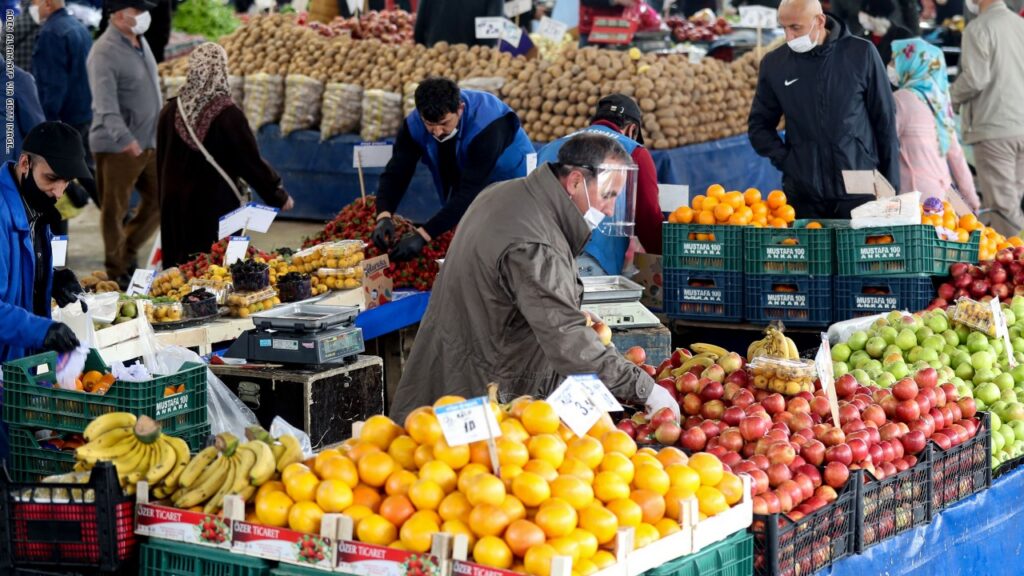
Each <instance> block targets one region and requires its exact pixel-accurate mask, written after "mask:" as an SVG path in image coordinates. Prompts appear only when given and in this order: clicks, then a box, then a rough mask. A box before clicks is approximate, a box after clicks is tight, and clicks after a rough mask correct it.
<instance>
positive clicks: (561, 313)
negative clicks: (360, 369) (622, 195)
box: [391, 164, 654, 422]
mask: <svg viewBox="0 0 1024 576" xmlns="http://www.w3.org/2000/svg"><path fill="white" fill-rule="evenodd" d="M589 238H590V230H589V228H588V227H587V225H586V223H585V222H584V221H583V217H582V215H581V214H580V211H579V210H578V209H577V208H576V205H575V204H573V202H572V200H571V199H570V198H569V195H568V193H567V192H566V191H565V189H564V188H563V187H562V185H561V183H560V182H559V181H558V179H557V178H556V177H555V174H554V172H553V171H552V170H551V168H550V167H549V166H548V165H546V164H545V165H542V166H541V167H539V168H537V169H536V170H535V171H534V172H533V173H532V174H531V175H530V176H527V177H526V178H520V179H516V180H510V181H507V182H501V183H498V184H495V185H493V186H491V187H490V188H488V189H487V190H485V191H484V192H482V193H481V194H480V196H478V197H477V199H476V200H475V201H474V202H473V204H472V205H471V206H470V207H469V210H468V211H467V212H466V215H465V216H464V217H463V218H462V221H461V222H460V224H459V229H458V232H457V233H456V235H455V239H454V240H453V242H452V245H451V247H450V248H449V250H448V256H447V259H446V260H445V264H444V266H443V268H442V270H441V274H440V275H439V276H438V279H437V282H435V284H434V290H433V294H432V295H431V298H430V304H429V306H428V307H427V312H426V314H425V315H424V316H423V321H422V323H421V325H420V330H419V333H418V334H417V335H416V343H415V345H414V346H413V349H412V354H411V355H410V357H409V361H408V363H407V364H406V366H405V369H404V371H403V374H402V381H401V382H400V383H399V385H398V390H397V391H396V393H395V399H394V403H393V405H392V407H391V417H392V418H395V419H396V421H397V422H402V421H403V419H404V418H405V416H406V415H407V414H408V413H409V412H410V411H412V410H413V409H414V408H416V407H418V406H424V405H430V404H432V403H433V402H434V401H435V400H437V399H438V398H439V397H441V396H442V395H445V394H457V395H460V396H464V397H466V398H471V397H476V396H484V395H486V393H487V384H488V383H489V382H496V383H498V384H499V397H500V399H501V401H503V402H507V401H509V400H511V399H513V398H515V397H517V396H519V395H522V394H529V395H533V396H538V397H544V396H546V395H547V394H548V393H550V392H551V391H552V390H554V388H555V387H556V386H557V385H558V384H559V383H560V382H561V381H562V379H563V378H564V377H565V376H567V375H570V374H584V373H597V374H598V376H599V377H600V378H601V379H602V380H603V381H604V383H605V385H606V386H608V388H609V389H610V390H611V392H612V393H613V394H614V395H615V396H616V397H617V398H619V399H620V400H623V401H631V402H635V401H638V400H639V401H642V400H646V399H647V396H648V395H649V394H650V391H651V388H652V387H653V386H654V381H653V380H652V379H651V377H650V376H648V375H647V374H646V373H645V372H643V371H642V370H641V369H640V368H639V367H637V366H635V365H633V364H631V363H630V362H628V361H627V360H625V359H624V358H623V357H622V356H621V355H620V354H618V353H617V352H615V351H613V350H609V349H607V348H605V347H604V346H603V345H601V343H600V341H598V339H597V335H596V333H595V332H594V331H593V330H592V329H590V328H588V327H587V326H586V323H585V320H584V317H583V314H582V313H581V312H580V303H581V300H582V296H583V284H582V283H581V282H580V280H579V277H578V275H577V271H576V265H575V258H576V256H578V255H579V254H580V253H581V252H582V251H583V246H584V245H585V244H586V243H587V240H588V239H589Z"/></svg>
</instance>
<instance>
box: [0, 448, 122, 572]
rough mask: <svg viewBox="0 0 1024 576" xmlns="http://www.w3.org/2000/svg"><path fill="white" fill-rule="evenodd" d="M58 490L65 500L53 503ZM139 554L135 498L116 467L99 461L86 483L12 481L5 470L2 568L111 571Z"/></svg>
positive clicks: (0, 502) (0, 509) (0, 513)
mask: <svg viewBox="0 0 1024 576" xmlns="http://www.w3.org/2000/svg"><path fill="white" fill-rule="evenodd" d="M58 490H60V491H63V494H62V495H60V496H58V497H59V498H60V497H62V498H63V499H64V500H65V503H54V502H51V501H50V499H51V498H52V497H53V496H54V495H55V494H58V492H57V491H58ZM76 492H77V494H76ZM90 495H91V500H92V501H91V502H80V503H76V502H75V501H74V500H75V499H79V498H80V499H82V500H89V499H90ZM135 552H136V540H135V499H134V497H130V496H127V497H126V496H125V495H124V493H123V492H122V491H121V486H120V484H119V483H118V479H117V470H116V469H115V468H114V466H113V465H111V464H109V463H100V464H99V465H97V467H96V468H95V469H93V472H92V474H91V476H90V478H89V482H88V483H86V484H55V483H45V484H44V483H25V482H20V483H19V482H12V481H11V480H10V479H9V478H8V476H7V473H6V471H0V568H8V569H11V568H13V567H15V566H18V567H23V568H32V567H39V568H45V569H46V570H61V569H64V568H88V569H98V570H103V571H108V572H110V571H116V570H118V569H120V568H121V567H123V566H128V565H130V563H132V562H133V561H134V557H135ZM0 572H2V573H7V572H4V571H2V570H0Z"/></svg>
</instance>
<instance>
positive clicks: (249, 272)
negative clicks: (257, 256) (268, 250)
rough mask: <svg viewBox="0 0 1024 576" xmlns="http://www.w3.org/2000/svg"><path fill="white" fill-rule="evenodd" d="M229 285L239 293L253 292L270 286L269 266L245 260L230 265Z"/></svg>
mask: <svg viewBox="0 0 1024 576" xmlns="http://www.w3.org/2000/svg"><path fill="white" fill-rule="evenodd" d="M231 283H232V285H234V287H235V290H238V291H240V292H255V291H257V290H263V289H264V288H266V287H268V286H270V266H269V265H267V264H265V263H263V262H255V261H253V260H246V261H244V262H235V263H234V264H232V265H231Z"/></svg>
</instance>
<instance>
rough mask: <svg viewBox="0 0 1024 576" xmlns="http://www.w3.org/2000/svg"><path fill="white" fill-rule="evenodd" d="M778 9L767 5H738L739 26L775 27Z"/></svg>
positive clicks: (777, 19)
mask: <svg viewBox="0 0 1024 576" xmlns="http://www.w3.org/2000/svg"><path fill="white" fill-rule="evenodd" d="M778 22H779V11H778V10H776V9H774V8H769V7H767V6H740V23H739V24H738V25H737V26H738V27H740V28H775V27H776V26H777V25H778Z"/></svg>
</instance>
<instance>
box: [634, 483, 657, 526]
mask: <svg viewBox="0 0 1024 576" xmlns="http://www.w3.org/2000/svg"><path fill="white" fill-rule="evenodd" d="M629 499H630V500H632V501H633V502H636V503H637V504H638V505H639V506H640V510H641V511H642V512H643V521H644V522H647V523H648V524H654V523H655V522H657V521H658V520H661V519H662V518H664V517H665V497H664V496H662V495H661V494H658V493H657V492H654V491H653V490H644V489H642V488H641V489H638V490H633V491H632V492H630V494H629Z"/></svg>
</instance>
